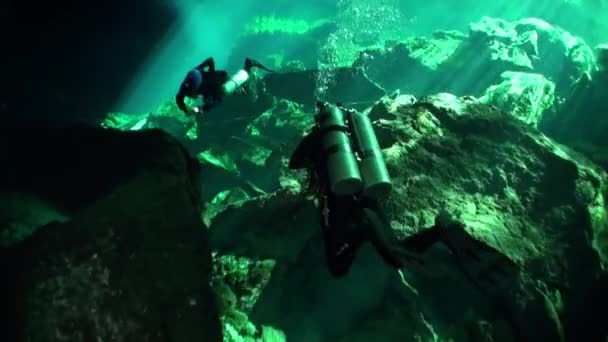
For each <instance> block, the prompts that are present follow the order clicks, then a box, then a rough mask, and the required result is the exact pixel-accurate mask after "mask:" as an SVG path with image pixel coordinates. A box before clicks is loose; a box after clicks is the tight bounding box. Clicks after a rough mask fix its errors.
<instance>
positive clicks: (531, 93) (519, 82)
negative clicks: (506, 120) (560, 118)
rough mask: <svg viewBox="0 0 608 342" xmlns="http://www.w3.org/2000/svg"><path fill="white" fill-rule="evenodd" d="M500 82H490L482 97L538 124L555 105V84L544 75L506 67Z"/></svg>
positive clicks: (508, 111)
mask: <svg viewBox="0 0 608 342" xmlns="http://www.w3.org/2000/svg"><path fill="white" fill-rule="evenodd" d="M501 77H502V79H503V81H502V82H501V83H500V84H497V85H493V86H490V87H489V88H488V89H486V91H485V93H484V95H483V96H482V97H481V98H480V99H479V100H480V102H481V103H486V104H491V105H494V106H496V107H497V108H499V109H500V110H502V111H504V112H506V113H510V114H511V115H513V116H514V117H516V118H517V119H519V120H520V121H522V122H523V123H525V124H528V125H530V126H532V127H535V128H537V127H538V126H539V124H540V123H541V122H542V121H543V118H545V115H544V114H545V113H548V112H552V111H553V109H554V105H555V84H554V83H553V82H551V81H549V80H547V79H546V78H545V77H544V76H543V75H540V74H531V73H525V72H512V71H506V72H504V73H503V74H502V75H501Z"/></svg>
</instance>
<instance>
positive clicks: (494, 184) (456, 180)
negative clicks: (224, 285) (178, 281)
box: [210, 94, 608, 341]
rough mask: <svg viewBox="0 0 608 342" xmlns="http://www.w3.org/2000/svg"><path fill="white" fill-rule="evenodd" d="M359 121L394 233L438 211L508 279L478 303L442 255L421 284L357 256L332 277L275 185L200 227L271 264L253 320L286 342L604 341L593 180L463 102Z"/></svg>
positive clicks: (308, 208)
mask: <svg viewBox="0 0 608 342" xmlns="http://www.w3.org/2000/svg"><path fill="white" fill-rule="evenodd" d="M368 115H370V117H371V118H372V119H373V120H374V121H375V125H376V129H377V133H378V136H379V140H380V144H381V146H382V147H383V151H384V156H385V160H386V163H387V166H388V168H389V171H390V173H391V175H392V179H393V183H394V190H393V193H392V196H391V198H390V199H389V200H388V201H386V202H385V203H384V207H385V209H386V211H387V214H388V216H389V218H390V221H391V228H392V230H393V232H394V233H395V235H396V236H398V237H400V238H404V237H407V236H410V235H412V234H414V233H416V232H419V231H421V230H423V229H425V228H426V227H429V226H431V225H432V223H433V219H434V216H435V215H436V214H437V213H438V212H439V210H440V209H445V210H447V211H448V212H450V213H451V214H452V215H454V216H456V217H457V218H459V219H460V220H461V221H462V222H463V223H464V224H465V227H466V229H467V231H468V232H469V233H470V234H471V235H472V236H473V237H475V238H476V239H478V240H479V241H482V242H484V243H485V244H487V245H489V246H492V247H494V248H495V249H496V250H498V251H500V252H501V253H502V254H504V255H506V256H508V257H509V258H510V259H512V260H513V261H514V262H515V263H516V264H517V265H519V267H521V272H522V274H521V276H520V277H519V278H518V279H517V280H516V282H515V284H514V285H513V286H512V287H511V288H510V289H507V290H506V291H505V292H504V293H503V294H502V295H501V296H499V297H492V298H487V297H485V296H484V295H482V294H480V293H479V292H477V291H476V290H475V289H474V288H472V286H471V285H470V284H469V283H467V282H466V280H465V279H463V278H462V277H458V276H457V275H458V274H459V273H458V271H457V266H456V265H455V264H454V263H453V262H452V261H451V258H450V256H449V254H446V253H445V252H442V251H436V253H434V254H432V255H431V256H430V258H431V260H430V261H429V265H435V267H438V268H440V269H443V270H444V271H445V272H442V273H438V274H435V276H434V277H435V278H432V277H428V276H426V275H424V274H421V273H416V272H414V271H410V270H407V269H406V270H404V271H403V272H402V273H401V276H397V274H396V273H394V272H392V271H391V269H389V268H388V267H387V266H385V265H383V263H382V261H381V260H380V259H379V257H378V256H377V255H376V254H375V253H374V252H373V250H371V248H367V247H365V248H363V249H362V250H361V251H360V253H359V256H358V258H357V260H356V262H355V264H354V265H353V269H352V270H351V273H350V274H349V275H348V276H347V277H345V278H344V279H342V280H335V279H332V278H331V277H330V276H329V274H328V272H327V270H326V269H325V264H324V260H323V252H322V251H323V247H322V243H323V241H322V239H321V235H320V231H319V226H318V209H317V208H315V205H314V204H313V203H312V202H311V201H309V200H307V199H306V198H305V197H303V196H301V195H300V194H299V192H297V191H294V190H293V189H295V188H297V187H294V188H290V187H286V188H285V189H284V190H282V191H279V192H277V193H274V194H270V195H267V196H262V197H258V198H254V199H240V200H236V201H235V202H234V203H233V204H232V205H230V206H229V207H228V209H226V210H224V211H223V212H221V213H219V214H218V215H217V216H215V218H214V219H213V220H212V224H211V226H210V233H211V244H212V246H213V247H214V249H217V250H218V252H219V253H220V254H236V255H239V256H242V257H248V258H251V259H253V260H267V259H272V260H275V261H276V266H275V267H274V269H273V271H272V275H271V278H270V281H269V282H268V284H267V285H264V286H265V289H264V291H263V292H262V294H261V296H259V299H258V300H257V302H256V304H255V305H254V307H253V310H252V311H251V314H250V317H251V319H252V320H253V321H255V322H256V323H258V324H269V325H272V326H274V327H278V328H280V329H282V330H284V331H285V333H286V336H287V339H288V340H290V341H312V340H314V341H367V340H371V339H373V340H377V341H397V340H408V339H411V338H412V336H418V338H420V339H423V340H424V339H427V338H428V339H432V338H434V339H446V340H447V339H454V340H496V339H501V340H506V341H509V340H511V341H514V340H535V339H536V340H556V341H557V340H560V339H561V340H564V339H567V340H576V339H577V338H580V331H585V333H586V334H587V335H586V336H588V340H599V339H600V338H603V337H604V336H605V334H606V333H607V331H606V328H605V326H604V325H602V324H601V322H600V320H601V319H600V318H599V317H598V316H596V315H595V312H596V311H597V310H601V309H602V308H603V307H604V306H605V305H606V304H608V302H607V299H608V298H607V297H606V295H605V293H604V292H603V290H602V288H603V287H605V286H606V285H607V277H606V273H605V271H603V268H604V267H605V266H606V262H608V253H607V252H608V242H607V241H608V221H607V214H606V207H607V204H606V198H607V197H606V196H608V187H607V183H606V182H607V181H608V175H607V174H606V173H605V172H604V171H602V170H601V169H599V168H598V167H596V166H595V165H593V164H592V163H590V162H589V161H587V160H586V159H584V158H583V157H581V156H579V155H578V154H576V153H574V152H571V151H570V150H568V149H567V148H565V147H563V146H561V145H559V144H557V143H555V142H554V141H552V140H551V139H549V138H547V137H546V136H544V135H543V134H541V133H539V132H538V131H537V130H535V129H533V128H529V127H528V126H527V125H525V124H523V123H521V122H519V121H518V120H515V119H513V118H512V117H511V116H510V115H508V114H506V113H503V112H499V111H497V110H495V109H493V108H492V107H489V106H487V105H483V104H480V103H479V102H478V101H476V100H475V99H472V98H458V97H455V96H450V95H449V94H442V95H440V96H433V97H428V98H425V99H422V100H420V101H416V100H415V99H413V98H412V97H405V96H401V97H397V98H384V99H383V100H382V101H381V102H379V103H378V104H377V105H375V106H374V107H373V108H371V109H370V110H369V114H368ZM295 176H297V174H295V175H294V178H293V183H299V184H300V185H302V182H303V179H302V178H299V176H298V177H295ZM235 236H238V237H239V238H238V239H237V240H235V239H234V237H235ZM448 275H450V276H448ZM455 276H456V277H455ZM265 281H266V280H265ZM445 284H450V286H449V287H446V286H445ZM294 307H296V308H297V310H294ZM474 338H476V339H474Z"/></svg>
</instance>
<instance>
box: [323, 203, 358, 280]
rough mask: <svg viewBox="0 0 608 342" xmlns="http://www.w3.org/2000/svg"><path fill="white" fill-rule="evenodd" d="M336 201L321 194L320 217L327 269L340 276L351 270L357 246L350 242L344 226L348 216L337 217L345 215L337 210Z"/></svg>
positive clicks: (335, 275)
mask: <svg viewBox="0 0 608 342" xmlns="http://www.w3.org/2000/svg"><path fill="white" fill-rule="evenodd" d="M329 197H331V198H329ZM330 201H331V202H330ZM336 201H337V199H336V198H334V197H333V196H331V195H330V196H321V202H322V203H321V206H320V209H321V215H320V216H321V217H320V218H321V230H322V231H323V243H324V245H325V260H326V263H327V269H328V270H329V273H330V274H331V275H332V276H334V277H335V278H340V277H343V276H345V275H346V274H347V273H348V271H349V270H350V267H351V265H352V264H353V262H354V260H355V254H356V246H353V245H352V244H349V243H348V242H349V241H348V240H347V236H346V235H345V231H346V229H345V227H344V226H343V225H344V224H347V222H348V221H347V220H348V218H347V217H337V216H344V215H339V214H340V212H339V210H336V209H337V208H336V205H337V203H336Z"/></svg>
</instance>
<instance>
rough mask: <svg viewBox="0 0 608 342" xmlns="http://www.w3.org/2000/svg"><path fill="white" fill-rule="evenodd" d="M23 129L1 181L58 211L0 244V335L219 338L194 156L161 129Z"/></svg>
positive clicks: (7, 158)
mask: <svg viewBox="0 0 608 342" xmlns="http://www.w3.org/2000/svg"><path fill="white" fill-rule="evenodd" d="M28 128H29V130H28V131H29V132H30V133H32V135H31V136H29V137H27V139H28V142H29V144H27V145H21V146H20V147H17V148H15V149H13V150H11V153H9V154H5V155H4V156H3V158H4V160H3V165H10V167H8V168H5V169H3V170H2V172H3V174H2V176H3V177H1V179H2V183H1V185H2V190H3V191H4V190H11V192H12V193H25V194H32V195H33V196H36V198H38V199H39V200H40V201H43V202H45V203H49V205H48V207H51V208H55V209H56V210H57V211H58V212H60V213H61V214H62V216H61V220H60V221H54V222H51V223H49V224H46V225H45V226H43V227H40V228H38V229H36V230H35V232H34V233H33V235H31V236H29V237H26V238H25V239H22V240H21V241H18V242H15V243H13V244H12V245H11V246H10V247H7V248H5V249H2V250H1V252H2V254H1V255H0V260H1V266H2V269H3V272H4V273H5V274H9V275H10V279H9V278H7V279H6V280H5V281H4V282H3V285H4V291H3V292H2V295H3V303H5V304H4V305H3V307H2V310H4V313H6V314H7V316H5V317H10V320H9V321H5V323H6V324H7V325H6V326H5V327H4V328H3V329H2V332H1V333H2V335H3V338H2V340H6V341H25V340H27V341H49V340H51V341H97V340H104V341H105V340H113V341H169V340H170V341H192V340H203V341H222V331H221V326H220V321H219V314H218V311H217V309H216V306H215V300H214V296H213V294H212V291H211V289H210V287H209V280H210V274H211V271H212V260H211V252H210V247H209V244H208V238H207V232H206V230H205V226H204V225H203V224H202V222H201V218H200V200H201V194H200V190H201V183H200V178H199V177H200V176H199V166H198V165H197V164H196V161H195V160H193V159H191V158H190V157H189V155H188V153H187V152H186V151H185V150H184V148H183V147H182V146H181V145H180V144H179V143H178V142H177V141H176V140H175V139H173V138H171V137H170V136H168V135H167V134H166V133H163V132H161V131H158V130H146V131H142V132H120V131H116V130H109V129H101V128H90V127H75V128H58V129H55V130H52V131H50V130H48V128H47V127H41V128H36V127H28ZM20 132H22V131H20V130H15V131H14V132H12V133H11V132H8V134H4V135H3V136H2V139H8V140H11V141H13V142H18V141H19V139H23V136H22V135H19V133H20ZM42 144H43V146H45V148H46V149H47V151H49V152H50V153H46V154H43V155H40V154H38V153H37V152H38V149H37V147H36V146H41V145H42ZM5 162H6V163H5ZM40 165H44V172H39V170H40V168H39V166H40ZM22 203H24V204H26V205H27V203H28V202H22ZM14 220H17V221H18V220H20V218H19V217H15V218H14Z"/></svg>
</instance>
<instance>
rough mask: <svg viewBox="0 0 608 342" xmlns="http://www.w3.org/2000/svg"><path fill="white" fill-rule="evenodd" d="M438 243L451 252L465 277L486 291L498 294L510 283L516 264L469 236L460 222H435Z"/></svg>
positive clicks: (506, 288) (515, 276) (514, 274)
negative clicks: (438, 237) (439, 239)
mask: <svg viewBox="0 0 608 342" xmlns="http://www.w3.org/2000/svg"><path fill="white" fill-rule="evenodd" d="M436 222H437V228H438V231H439V235H440V236H441V242H442V243H443V244H445V245H446V246H447V247H448V249H449V250H450V251H451V252H452V254H453V255H454V258H455V261H456V263H457V264H458V267H459V268H460V269H461V271H462V272H463V273H464V274H465V276H466V277H467V278H468V279H469V280H470V281H471V282H473V284H474V285H475V286H476V287H478V288H479V289H480V290H481V291H482V292H484V293H486V294H499V293H502V292H504V291H506V290H508V289H509V288H510V287H511V286H513V285H514V284H515V283H516V281H517V279H518V276H519V266H517V264H516V263H515V262H513V261H512V260H511V259H509V258H508V257H507V256H506V255H504V254H503V253H501V252H500V251H498V250H497V249H495V248H493V247H491V246H489V245H487V244H486V243H484V242H482V241H479V240H477V239H475V238H474V237H473V236H472V235H470V234H469V233H468V232H467V231H466V230H465V227H464V225H463V224H462V223H459V222H456V221H453V220H441V219H438V220H437V221H436Z"/></svg>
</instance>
